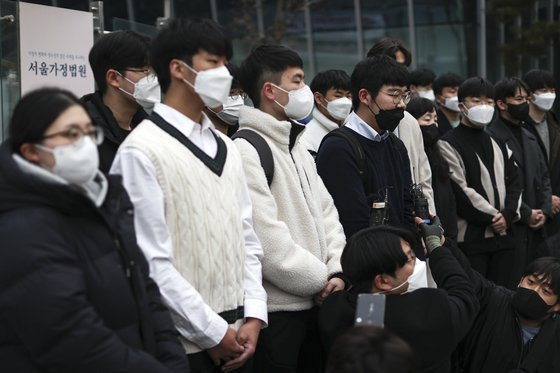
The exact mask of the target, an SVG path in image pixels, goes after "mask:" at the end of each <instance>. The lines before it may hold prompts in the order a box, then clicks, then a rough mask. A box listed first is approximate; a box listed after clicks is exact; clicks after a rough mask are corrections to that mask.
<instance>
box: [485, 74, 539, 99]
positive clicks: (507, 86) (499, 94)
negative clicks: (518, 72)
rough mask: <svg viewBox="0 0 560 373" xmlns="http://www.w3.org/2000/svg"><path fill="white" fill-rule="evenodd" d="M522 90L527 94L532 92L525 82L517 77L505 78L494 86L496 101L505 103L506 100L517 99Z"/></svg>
mask: <svg viewBox="0 0 560 373" xmlns="http://www.w3.org/2000/svg"><path fill="white" fill-rule="evenodd" d="M520 88H521V89H523V90H524V91H525V93H527V94H529V93H530V92H531V91H530V90H529V87H528V86H527V84H525V82H524V81H523V80H521V79H519V78H517V77H506V78H503V79H502V80H500V81H499V82H497V83H496V84H495V85H494V90H495V93H494V99H495V100H501V101H503V102H504V103H505V102H506V98H508V97H515V96H516V95H517V90H518V89H520Z"/></svg>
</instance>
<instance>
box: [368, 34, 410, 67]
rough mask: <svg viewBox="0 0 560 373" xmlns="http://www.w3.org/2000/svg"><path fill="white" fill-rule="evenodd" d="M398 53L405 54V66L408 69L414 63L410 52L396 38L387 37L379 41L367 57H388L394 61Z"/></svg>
mask: <svg viewBox="0 0 560 373" xmlns="http://www.w3.org/2000/svg"><path fill="white" fill-rule="evenodd" d="M397 52H402V54H404V64H405V66H407V67H408V66H410V63H411V62H412V55H411V54H410V51H409V50H408V48H407V47H405V46H404V44H403V42H402V41H400V40H398V39H395V38H390V37H385V38H383V39H381V40H379V41H378V42H377V43H375V44H374V45H373V47H371V49H370V50H369V51H368V52H367V57H373V56H380V55H386V56H389V57H391V58H392V59H396V54H397Z"/></svg>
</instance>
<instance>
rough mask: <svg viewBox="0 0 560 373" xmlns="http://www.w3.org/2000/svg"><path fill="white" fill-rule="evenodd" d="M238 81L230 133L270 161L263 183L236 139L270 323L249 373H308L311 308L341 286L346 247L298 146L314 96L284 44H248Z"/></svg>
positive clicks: (312, 347)
mask: <svg viewBox="0 0 560 373" xmlns="http://www.w3.org/2000/svg"><path fill="white" fill-rule="evenodd" d="M240 78H241V84H242V86H243V90H244V91H245V92H246V93H247V94H248V95H249V97H250V98H251V100H252V101H253V103H254V105H255V107H254V108H250V107H247V106H245V107H243V108H241V111H240V113H239V132H238V133H237V134H240V133H241V132H242V131H249V132H250V133H253V134H255V135H257V136H259V137H261V139H262V141H263V142H264V144H265V145H266V146H267V147H268V148H269V149H270V152H271V154H272V161H273V164H274V175H273V177H272V179H271V180H269V179H267V175H266V173H265V170H264V169H263V165H262V163H261V161H262V159H261V158H260V157H261V154H260V153H259V152H258V150H257V148H256V147H255V146H254V145H253V143H251V142H249V141H247V139H246V138H236V139H235V141H234V142H235V145H236V146H237V147H238V149H239V152H240V153H241V157H242V159H243V171H244V173H245V176H246V178H247V182H248V185H249V190H250V193H251V200H252V201H253V205H254V207H255V209H254V221H255V232H256V233H257V235H258V237H259V239H260V240H261V242H262V247H263V251H264V258H263V285H264V287H265V289H266V291H267V295H268V311H269V314H268V319H269V323H268V327H267V328H266V329H263V331H262V332H261V336H260V339H259V344H258V346H257V352H256V353H255V359H254V360H255V361H254V363H255V364H254V370H255V372H263V373H264V372H266V373H277V372H296V371H300V372H306V373H307V372H313V371H314V370H315V369H317V370H319V369H320V367H319V366H320V365H321V360H322V359H321V357H320V355H319V354H320V350H319V351H317V349H318V348H319V347H320V344H319V343H318V342H311V341H312V340H313V338H315V336H316V335H317V321H316V318H317V317H316V313H317V310H316V307H314V306H315V305H316V304H320V303H321V302H323V300H324V299H325V298H326V296H327V295H328V294H329V293H331V292H332V291H336V290H341V289H344V286H345V283H344V281H343V280H342V279H341V278H340V277H339V275H340V272H341V268H340V255H341V253H342V249H343V248H344V244H345V242H346V240H345V237H344V233H343V229H342V225H341V224H340V221H339V218H338V213H337V210H336V208H335V206H334V202H333V200H332V197H331V196H330V194H329V192H328V191H327V189H326V188H325V185H324V184H323V181H322V180H321V178H320V177H319V175H318V174H317V170H316V168H315V163H314V162H313V157H312V156H311V154H309V152H308V151H307V149H306V147H305V146H304V145H303V144H302V143H301V142H300V139H301V136H302V132H303V131H304V129H305V126H304V125H302V124H301V123H299V120H302V119H304V118H305V117H307V116H308V115H309V114H311V111H312V110H313V93H312V92H311V90H310V89H309V87H308V86H307V85H306V84H305V81H304V71H303V61H302V60H301V58H300V56H299V55H298V54H297V53H296V52H294V51H292V50H290V49H288V48H286V47H283V46H278V45H260V46H258V47H255V48H254V49H253V50H252V51H251V53H250V54H249V56H248V57H247V58H246V59H245V61H243V63H242V64H241V74H240ZM245 133H247V132H245ZM304 341H305V342H304ZM302 348H305V350H303V351H302ZM298 358H299V360H298ZM318 365H319V366H318Z"/></svg>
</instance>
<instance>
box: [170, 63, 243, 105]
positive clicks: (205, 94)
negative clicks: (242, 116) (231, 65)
mask: <svg viewBox="0 0 560 373" xmlns="http://www.w3.org/2000/svg"><path fill="white" fill-rule="evenodd" d="M181 62H182V64H183V65H185V66H186V67H187V68H188V69H189V70H191V71H192V72H194V73H195V74H196V78H195V79H194V85H192V84H191V83H190V82H189V81H188V80H187V79H183V81H184V82H185V83H187V84H188V85H190V86H191V87H192V88H193V89H194V91H195V92H196V93H197V94H198V95H199V96H200V99H201V100H202V102H204V105H206V106H207V107H218V106H220V105H223V104H224V103H225V102H226V100H227V98H228V96H229V91H230V89H231V81H232V80H233V77H232V76H231V74H230V73H229V71H228V69H227V67H225V66H220V67H216V68H214V69H210V70H204V71H196V70H195V69H193V68H192V67H190V66H189V65H188V64H187V63H185V62H183V61H181Z"/></svg>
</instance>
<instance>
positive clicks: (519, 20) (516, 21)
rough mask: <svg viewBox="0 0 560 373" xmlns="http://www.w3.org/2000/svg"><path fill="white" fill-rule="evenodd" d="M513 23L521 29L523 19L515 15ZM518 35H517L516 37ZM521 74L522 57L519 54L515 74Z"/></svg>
mask: <svg viewBox="0 0 560 373" xmlns="http://www.w3.org/2000/svg"><path fill="white" fill-rule="evenodd" d="M515 25H516V26H517V29H518V30H521V26H522V25H523V20H522V19H521V17H520V16H519V17H517V19H516V20H515ZM519 37H520V36H519V35H518V38H519ZM522 75H523V57H522V55H521V54H519V55H518V56H517V76H522Z"/></svg>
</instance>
